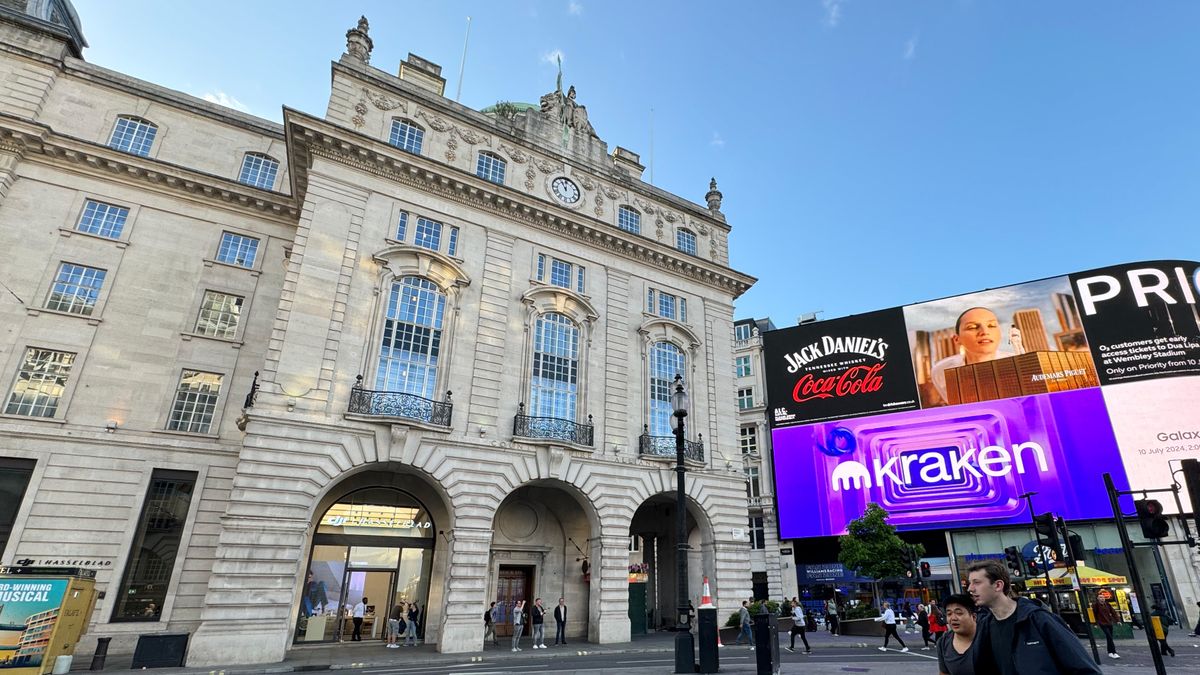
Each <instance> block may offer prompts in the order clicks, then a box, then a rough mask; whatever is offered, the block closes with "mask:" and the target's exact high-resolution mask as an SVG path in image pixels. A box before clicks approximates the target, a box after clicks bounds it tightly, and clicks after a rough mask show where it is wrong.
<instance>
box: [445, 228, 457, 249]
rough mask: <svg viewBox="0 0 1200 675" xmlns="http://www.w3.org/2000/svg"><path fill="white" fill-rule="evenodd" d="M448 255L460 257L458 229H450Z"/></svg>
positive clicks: (447, 245)
mask: <svg viewBox="0 0 1200 675" xmlns="http://www.w3.org/2000/svg"><path fill="white" fill-rule="evenodd" d="M446 254H447V255H451V256H456V255H458V228H457V227H451V228H450V241H449V242H448V243H447V244H446Z"/></svg>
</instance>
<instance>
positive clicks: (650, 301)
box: [646, 288, 654, 314]
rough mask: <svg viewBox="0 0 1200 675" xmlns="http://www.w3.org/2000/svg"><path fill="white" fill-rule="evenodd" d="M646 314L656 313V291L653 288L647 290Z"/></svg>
mask: <svg viewBox="0 0 1200 675" xmlns="http://www.w3.org/2000/svg"><path fill="white" fill-rule="evenodd" d="M646 312H648V313H650V314H653V313H654V289H653V288H651V289H647V290H646Z"/></svg>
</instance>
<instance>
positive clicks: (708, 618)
mask: <svg viewBox="0 0 1200 675" xmlns="http://www.w3.org/2000/svg"><path fill="white" fill-rule="evenodd" d="M697 614H699V615H700V616H699V620H700V626H699V629H698V630H697V631H696V633H697V635H696V637H697V638H698V641H699V643H700V669H699V670H698V671H697V672H700V673H715V672H717V671H718V670H720V669H721V667H720V666H721V662H720V657H719V656H718V655H717V630H718V628H717V610H716V608H709V609H706V608H703V607H701V608H700V609H699V610H697Z"/></svg>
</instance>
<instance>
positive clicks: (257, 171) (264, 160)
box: [238, 152, 279, 190]
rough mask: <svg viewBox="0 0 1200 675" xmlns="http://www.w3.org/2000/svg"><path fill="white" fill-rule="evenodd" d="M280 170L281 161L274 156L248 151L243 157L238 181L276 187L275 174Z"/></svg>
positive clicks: (257, 186)
mask: <svg viewBox="0 0 1200 675" xmlns="http://www.w3.org/2000/svg"><path fill="white" fill-rule="evenodd" d="M278 172H279V162H277V161H276V160H275V159H274V158H272V157H270V156H268V155H262V154H259V153H257V152H247V153H246V156H245V157H244V158H243V159H242V172H241V173H240V174H239V175H238V182H239V183H245V184H246V185H250V186H253V187H256V188H262V189H264V190H270V189H272V188H274V187H275V174H276V173H278Z"/></svg>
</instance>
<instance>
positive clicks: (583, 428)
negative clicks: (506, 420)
mask: <svg viewBox="0 0 1200 675" xmlns="http://www.w3.org/2000/svg"><path fill="white" fill-rule="evenodd" d="M587 419H588V423H587V424H579V423H578V422H575V421H574V420H568V419H563V418H561V417H533V416H530V415H526V414H525V404H524V403H522V404H520V406H518V412H517V416H516V417H515V418H514V419H513V436H516V437H518V438H536V439H545V440H557V441H566V442H568V443H574V444H575V445H586V446H588V447H591V445H592V439H593V437H594V435H595V427H593V426H592V416H591V415H588V418H587Z"/></svg>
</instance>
